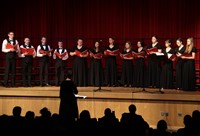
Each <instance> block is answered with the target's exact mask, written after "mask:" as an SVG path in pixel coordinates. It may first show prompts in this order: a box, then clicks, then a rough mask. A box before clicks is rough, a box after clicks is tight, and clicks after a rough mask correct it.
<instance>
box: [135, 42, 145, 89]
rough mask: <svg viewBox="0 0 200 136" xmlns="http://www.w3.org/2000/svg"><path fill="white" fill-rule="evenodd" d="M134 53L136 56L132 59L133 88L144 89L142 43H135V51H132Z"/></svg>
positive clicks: (143, 52) (143, 51)
mask: <svg viewBox="0 0 200 136" xmlns="http://www.w3.org/2000/svg"><path fill="white" fill-rule="evenodd" d="M134 52H135V53H137V54H138V55H137V56H135V57H134V59H135V65H134V79H133V80H134V86H135V87H142V88H143V87H144V86H145V80H144V79H145V77H144V75H145V70H146V66H145V60H144V59H145V54H146V52H145V50H144V42H143V41H140V40H139V41H138V42H137V49H136V50H134Z"/></svg>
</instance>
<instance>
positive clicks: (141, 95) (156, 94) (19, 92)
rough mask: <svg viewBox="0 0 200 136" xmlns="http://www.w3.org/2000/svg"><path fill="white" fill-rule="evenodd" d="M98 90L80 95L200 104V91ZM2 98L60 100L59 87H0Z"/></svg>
mask: <svg viewBox="0 0 200 136" xmlns="http://www.w3.org/2000/svg"><path fill="white" fill-rule="evenodd" d="M97 89H98V87H78V90H79V95H83V96H87V97H86V99H118V100H144V101H146V100H148V101H182V102H197V103H198V102H200V92H199V91H193V92H192V91H181V90H175V89H164V90H162V91H160V90H159V89H158V88H144V89H143V88H130V87H101V90H97ZM162 92H163V93H162ZM0 97H43V98H58V97H59V87H56V86H51V87H15V88H5V87H0Z"/></svg>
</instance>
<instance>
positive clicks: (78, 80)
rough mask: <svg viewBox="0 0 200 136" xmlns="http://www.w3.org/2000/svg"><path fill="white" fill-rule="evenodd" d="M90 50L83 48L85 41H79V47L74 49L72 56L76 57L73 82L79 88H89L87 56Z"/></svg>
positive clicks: (73, 64) (73, 67) (74, 59)
mask: <svg viewBox="0 0 200 136" xmlns="http://www.w3.org/2000/svg"><path fill="white" fill-rule="evenodd" d="M88 54H89V53H88V50H87V48H86V47H85V46H83V40H82V39H78V41H77V45H76V46H74V48H72V50H71V51H70V55H71V56H74V58H73V63H72V70H73V78H72V79H73V81H74V82H75V84H76V85H77V86H87V71H88V67H87V56H88Z"/></svg>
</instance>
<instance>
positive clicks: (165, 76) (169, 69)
mask: <svg viewBox="0 0 200 136" xmlns="http://www.w3.org/2000/svg"><path fill="white" fill-rule="evenodd" d="M163 53H164V58H163V65H162V71H161V76H160V84H161V85H160V86H161V88H164V89H172V88H173V61H172V60H171V59H169V58H168V56H167V54H168V53H170V54H174V51H173V49H170V50H169V51H168V52H166V49H164V50H163Z"/></svg>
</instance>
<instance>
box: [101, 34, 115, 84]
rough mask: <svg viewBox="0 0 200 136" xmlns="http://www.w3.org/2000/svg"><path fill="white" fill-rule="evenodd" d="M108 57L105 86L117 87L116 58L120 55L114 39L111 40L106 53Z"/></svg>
mask: <svg viewBox="0 0 200 136" xmlns="http://www.w3.org/2000/svg"><path fill="white" fill-rule="evenodd" d="M104 54H105V56H106V64H105V65H106V66H105V84H106V85H107V86H116V85H117V62H116V56H117V55H119V48H118V46H117V45H116V44H115V43H114V39H113V38H109V45H108V46H107V48H106V50H105V51H104Z"/></svg>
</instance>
